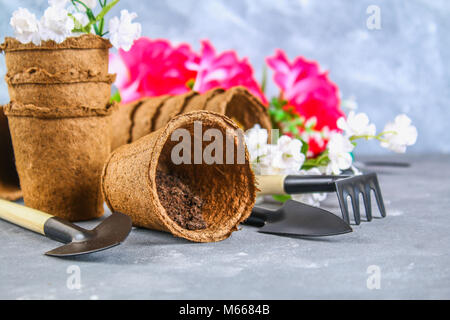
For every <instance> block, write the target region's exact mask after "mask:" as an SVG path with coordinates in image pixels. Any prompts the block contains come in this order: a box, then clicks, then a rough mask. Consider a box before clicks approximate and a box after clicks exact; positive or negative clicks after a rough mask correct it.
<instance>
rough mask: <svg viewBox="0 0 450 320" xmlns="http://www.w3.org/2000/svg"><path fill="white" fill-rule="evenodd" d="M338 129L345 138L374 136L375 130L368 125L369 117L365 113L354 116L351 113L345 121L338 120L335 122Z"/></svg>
mask: <svg viewBox="0 0 450 320" xmlns="http://www.w3.org/2000/svg"><path fill="white" fill-rule="evenodd" d="M337 126H338V128H339V129H341V130H343V131H344V133H345V136H346V137H347V138H350V137H353V136H375V134H376V132H377V128H376V127H375V125H374V124H371V123H370V120H369V117H368V116H367V114H365V113H358V114H356V113H355V112H354V111H351V112H350V113H349V115H348V117H347V119H345V118H344V117H342V118H340V119H339V120H338V121H337Z"/></svg>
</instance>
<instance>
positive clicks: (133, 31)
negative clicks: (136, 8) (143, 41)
mask: <svg viewBox="0 0 450 320" xmlns="http://www.w3.org/2000/svg"><path fill="white" fill-rule="evenodd" d="M135 18H137V14H136V13H134V12H133V13H129V12H128V10H122V11H121V12H120V19H119V18H118V17H114V18H112V19H111V20H110V21H109V32H110V33H111V37H110V41H111V43H112V44H113V46H114V47H116V48H118V49H123V50H125V51H129V50H130V49H131V46H132V45H133V43H134V40H136V39H138V38H139V37H140V36H141V32H142V27H141V24H139V23H132V21H133V19H135Z"/></svg>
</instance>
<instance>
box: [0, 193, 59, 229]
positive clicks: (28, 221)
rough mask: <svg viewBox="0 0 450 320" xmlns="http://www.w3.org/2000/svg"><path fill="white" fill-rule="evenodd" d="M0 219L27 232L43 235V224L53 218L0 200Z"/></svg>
mask: <svg viewBox="0 0 450 320" xmlns="http://www.w3.org/2000/svg"><path fill="white" fill-rule="evenodd" d="M0 218H1V219H3V220H6V221H9V222H11V223H14V224H16V225H18V226H21V227H23V228H26V229H28V230H31V231H34V232H37V233H40V234H42V235H45V232H44V226H45V223H46V222H47V221H48V220H49V219H51V218H53V216H51V215H49V214H47V213H43V212H41V211H38V210H35V209H31V208H27V207H24V206H21V205H18V204H16V203H13V202H9V201H5V200H0Z"/></svg>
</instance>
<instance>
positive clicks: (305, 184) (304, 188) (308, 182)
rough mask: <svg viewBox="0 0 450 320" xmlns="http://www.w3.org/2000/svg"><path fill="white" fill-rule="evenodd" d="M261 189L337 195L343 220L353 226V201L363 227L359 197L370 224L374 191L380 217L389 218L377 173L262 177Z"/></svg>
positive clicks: (268, 192)
mask: <svg viewBox="0 0 450 320" xmlns="http://www.w3.org/2000/svg"><path fill="white" fill-rule="evenodd" d="M258 187H259V189H260V190H261V192H260V194H261V195H268V194H290V195H293V194H303V193H319V192H327V193H329V192H336V194H337V197H338V200H339V205H340V208H341V211H342V217H343V219H344V221H345V222H347V223H350V212H349V205H348V200H349V198H350V202H351V205H352V209H353V216H354V221H355V223H356V224H357V225H359V224H361V209H360V207H361V205H360V200H359V198H360V195H362V198H363V200H364V201H363V202H364V208H365V211H366V217H367V221H372V219H373V215H372V203H371V192H373V193H374V195H375V199H376V202H377V205H378V209H379V210H380V213H381V216H382V217H383V218H384V217H386V209H385V206H384V202H383V196H382V194H381V189H380V185H379V183H378V177H377V175H376V174H375V173H370V174H364V175H359V176H300V175H292V176H259V177H258Z"/></svg>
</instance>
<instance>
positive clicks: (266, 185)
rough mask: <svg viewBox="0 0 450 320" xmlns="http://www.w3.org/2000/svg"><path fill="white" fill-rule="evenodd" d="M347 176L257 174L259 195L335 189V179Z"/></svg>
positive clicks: (332, 190) (331, 190)
mask: <svg viewBox="0 0 450 320" xmlns="http://www.w3.org/2000/svg"><path fill="white" fill-rule="evenodd" d="M343 178H347V176H319V175H315V176H312V175H308V176H301V175H289V176H258V177H257V180H258V188H259V190H261V191H260V193H259V194H260V195H271V194H302V193H315V192H334V191H336V181H337V180H339V179H343Z"/></svg>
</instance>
